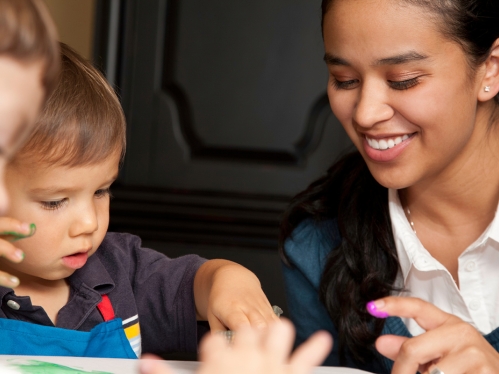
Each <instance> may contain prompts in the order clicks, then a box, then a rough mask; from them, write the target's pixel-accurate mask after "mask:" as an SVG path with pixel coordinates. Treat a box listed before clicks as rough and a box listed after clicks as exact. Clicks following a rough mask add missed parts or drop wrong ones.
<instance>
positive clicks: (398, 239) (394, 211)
mask: <svg viewBox="0 0 499 374" xmlns="http://www.w3.org/2000/svg"><path fill="white" fill-rule="evenodd" d="M388 205H389V212H390V219H391V222H392V230H393V237H394V240H395V246H396V248H397V254H398V257H399V263H400V268H401V271H402V275H403V278H404V283H405V281H406V279H407V275H408V274H409V271H410V270H411V267H412V266H415V267H416V268H417V269H419V270H444V269H445V268H444V267H443V266H442V265H441V264H440V263H439V262H438V261H436V260H434V259H433V257H431V255H430V254H429V253H428V251H427V250H426V249H425V248H424V247H423V245H422V244H421V242H420V241H419V239H418V237H417V235H416V234H415V233H414V231H413V230H412V227H411V224H410V223H409V221H408V220H407V217H406V215H405V212H404V208H403V207H402V204H401V202H400V199H399V195H398V190H394V189H389V190H388ZM498 209H499V208H498ZM497 211H498V210H497V209H496V214H495V216H494V219H493V220H492V222H491V224H490V225H489V226H488V227H487V229H486V230H485V231H484V232H483V233H482V235H480V237H479V238H478V239H477V240H476V241H475V242H474V243H472V244H471V245H470V246H469V247H468V248H467V249H466V250H465V251H464V252H463V253H465V252H468V251H470V250H473V249H474V248H476V247H477V246H478V245H479V244H482V243H484V242H485V241H486V240H487V239H489V238H490V239H492V240H494V241H495V242H497V243H499V218H498V214H497Z"/></svg>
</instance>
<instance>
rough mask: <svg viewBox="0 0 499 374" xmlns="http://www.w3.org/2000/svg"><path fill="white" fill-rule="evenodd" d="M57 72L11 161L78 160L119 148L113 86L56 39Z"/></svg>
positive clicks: (122, 136) (120, 123)
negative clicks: (33, 123) (35, 119)
mask: <svg viewBox="0 0 499 374" xmlns="http://www.w3.org/2000/svg"><path fill="white" fill-rule="evenodd" d="M60 47H61V57H62V59H61V72H60V75H59V80H58V83H57V86H56V87H55V89H54V91H53V92H52V94H51V95H50V96H49V98H48V100H47V102H46V103H45V107H44V108H43V111H42V113H41V114H40V117H39V119H38V123H37V124H36V126H35V130H34V131H33V133H32V134H31V136H30V137H29V139H28V140H27V142H26V144H25V145H24V147H23V148H21V150H20V151H19V153H18V154H17V156H16V157H15V159H14V160H13V164H15V163H17V162H23V163H24V162H25V161H26V160H27V161H28V162H35V163H45V164H47V165H53V164H55V165H59V166H69V167H73V166H84V165H91V164H95V163H98V162H101V161H103V160H104V159H106V158H107V157H109V156H111V155H114V154H115V153H117V152H118V153H119V154H120V161H121V159H122V158H123V155H124V152H125V146H126V122H125V116H124V115H123V110H122V108H121V104H120V102H119V100H118V97H117V96H116V94H115V92H114V90H113V88H112V87H111V86H110V85H109V83H108V82H107V81H106V79H105V78H104V77H103V76H102V75H101V74H100V73H99V72H98V71H97V69H96V68H94V67H93V66H92V65H91V64H90V63H89V62H88V61H86V60H85V59H84V58H83V57H81V56H80V55H78V53H76V52H75V51H74V50H73V49H71V48H70V47H68V46H67V45H65V44H64V43H60Z"/></svg>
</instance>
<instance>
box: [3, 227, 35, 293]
mask: <svg viewBox="0 0 499 374" xmlns="http://www.w3.org/2000/svg"><path fill="white" fill-rule="evenodd" d="M31 231H32V228H31V227H30V225H29V224H27V223H22V222H20V221H18V220H16V219H14V218H9V217H0V256H1V257H3V258H6V259H7V260H9V261H12V262H15V263H18V262H21V261H22V260H23V259H24V253H23V251H22V250H20V249H19V248H17V247H16V246H15V245H14V244H12V243H11V242H10V241H12V240H13V239H14V238H15V237H14V236H13V234H14V235H17V234H20V235H29V234H30V233H31ZM0 285H1V286H5V287H16V286H18V285H19V279H17V278H16V277H14V276H12V275H10V274H8V273H6V272H3V271H0Z"/></svg>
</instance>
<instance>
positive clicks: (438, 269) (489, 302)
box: [388, 189, 499, 336]
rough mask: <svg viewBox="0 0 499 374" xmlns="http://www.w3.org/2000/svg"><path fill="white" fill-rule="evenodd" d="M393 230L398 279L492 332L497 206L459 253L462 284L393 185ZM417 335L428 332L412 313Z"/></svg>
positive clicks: (496, 318) (498, 290)
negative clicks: (429, 245)
mask: <svg viewBox="0 0 499 374" xmlns="http://www.w3.org/2000/svg"><path fill="white" fill-rule="evenodd" d="M388 201H389V203H388V204H389V210H390V218H391V221H392V229H393V236H394V239H395V245H396V247H397V253H398V257H399V262H400V268H401V274H399V276H398V279H397V285H398V286H401V285H402V286H403V287H404V288H405V290H406V291H407V292H402V293H398V294H399V295H400V296H412V297H418V298H421V299H423V300H426V301H429V302H430V303H432V304H433V305H435V306H437V307H438V308H440V309H442V310H444V311H446V312H448V313H452V314H454V315H456V316H458V317H459V318H461V319H462V320H464V321H466V322H468V323H470V324H472V325H473V326H475V327H476V328H477V329H478V330H479V331H480V332H481V333H482V334H487V333H489V332H491V331H492V330H494V329H495V328H497V327H498V326H499V221H498V218H497V212H496V215H495V217H494V220H493V221H492V222H491V224H490V225H489V227H488V228H487V229H486V230H485V232H484V233H483V234H482V235H481V236H480V237H479V238H478V239H477V240H476V241H475V242H474V243H472V244H471V245H470V246H469V247H468V248H466V250H465V251H464V252H463V253H462V254H461V256H459V259H458V264H459V269H458V276H459V285H460V288H458V287H457V285H456V283H455V282H454V280H453V279H452V276H451V274H450V273H449V271H448V270H447V269H446V268H445V267H444V266H443V265H442V264H441V263H440V262H438V261H437V260H436V259H435V258H433V257H432V256H431V255H430V253H429V252H428V251H427V250H426V249H425V248H424V247H423V245H422V244H421V242H420V241H419V239H418V237H417V236H416V234H415V233H414V231H413V230H412V228H411V225H410V223H409V221H408V220H407V217H406V215H405V213H404V209H403V207H402V205H401V203H400V199H399V196H398V192H397V190H392V189H390V190H389V191H388ZM403 321H404V323H405V325H406V326H407V328H408V329H409V331H410V332H411V334H412V335H414V336H416V335H419V334H421V333H423V332H424V330H423V329H422V328H421V327H419V325H418V324H417V323H416V322H415V321H414V320H412V319H403Z"/></svg>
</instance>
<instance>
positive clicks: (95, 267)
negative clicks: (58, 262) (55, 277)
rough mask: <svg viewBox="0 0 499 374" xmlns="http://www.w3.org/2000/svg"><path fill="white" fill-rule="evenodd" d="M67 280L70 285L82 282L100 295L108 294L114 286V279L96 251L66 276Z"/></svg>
mask: <svg viewBox="0 0 499 374" xmlns="http://www.w3.org/2000/svg"><path fill="white" fill-rule="evenodd" d="M97 251H99V249H98V250H97ZM68 281H69V284H70V285H73V284H74V285H76V283H84V284H85V285H87V286H88V287H89V288H92V289H94V290H96V291H98V292H99V293H100V294H101V295H103V294H108V293H109V292H111V291H112V290H113V289H114V287H115V284H114V281H113V279H112V278H111V275H110V274H109V272H108V271H107V269H106V268H105V266H104V264H102V261H101V260H100V258H99V255H98V252H96V253H94V254H93V255H92V256H90V257H89V258H88V261H87V263H86V264H85V266H83V267H82V268H81V269H78V270H76V271H75V272H74V273H73V274H72V275H71V276H70V277H69V278H68Z"/></svg>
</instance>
